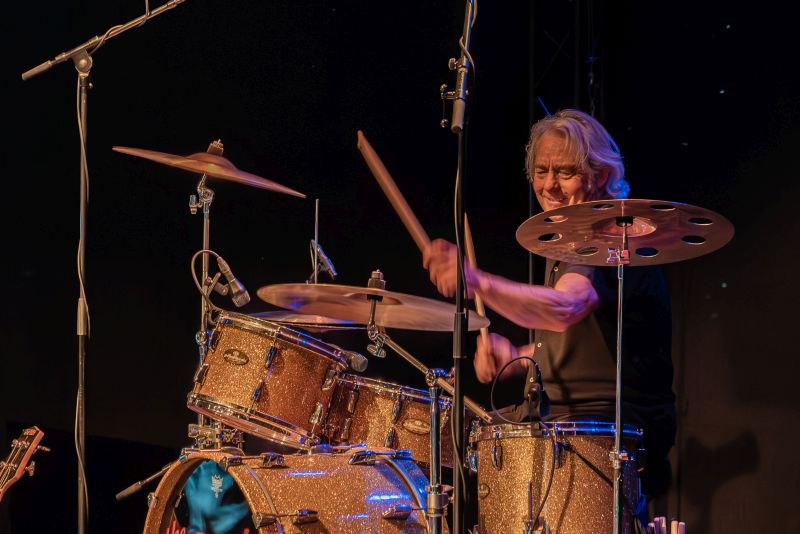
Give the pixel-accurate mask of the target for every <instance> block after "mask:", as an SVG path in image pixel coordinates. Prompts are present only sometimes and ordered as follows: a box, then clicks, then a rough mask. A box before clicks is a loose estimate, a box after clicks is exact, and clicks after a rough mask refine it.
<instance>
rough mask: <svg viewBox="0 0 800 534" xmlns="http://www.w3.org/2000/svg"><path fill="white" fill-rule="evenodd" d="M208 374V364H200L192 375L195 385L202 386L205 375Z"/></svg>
mask: <svg viewBox="0 0 800 534" xmlns="http://www.w3.org/2000/svg"><path fill="white" fill-rule="evenodd" d="M207 374H208V364H207V363H203V364H200V367H198V368H197V371H195V373H194V382H195V384H200V385H201V386H202V385H203V382H205V381H206V375H207Z"/></svg>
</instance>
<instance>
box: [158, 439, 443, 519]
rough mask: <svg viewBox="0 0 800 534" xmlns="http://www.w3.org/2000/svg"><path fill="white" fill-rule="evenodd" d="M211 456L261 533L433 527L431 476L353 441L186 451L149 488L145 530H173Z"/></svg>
mask: <svg viewBox="0 0 800 534" xmlns="http://www.w3.org/2000/svg"><path fill="white" fill-rule="evenodd" d="M207 460H212V461H214V462H217V464H218V465H219V466H220V467H221V468H222V469H223V470H225V471H227V473H228V474H230V475H231V476H232V477H233V479H234V481H235V483H236V485H237V486H238V487H239V489H241V491H242V493H243V495H244V497H245V500H246V501H247V504H248V506H249V508H250V511H251V518H252V521H253V526H254V528H255V529H256V530H255V532H258V533H259V534H266V533H279V532H285V533H300V532H302V533H306V534H308V533H333V532H337V533H353V534H355V533H364V532H376V533H400V532H404V533H406V532H407V533H424V532H428V527H427V522H426V519H425V514H424V512H423V511H422V510H421V508H424V507H425V501H426V498H427V494H426V493H425V486H426V485H427V484H428V479H427V478H426V477H425V474H424V473H423V472H422V471H421V470H420V468H419V467H417V465H416V464H415V463H414V462H413V461H412V460H411V459H410V456H409V455H407V454H403V453H400V452H398V451H394V450H389V449H371V450H365V449H351V450H349V451H347V452H344V453H341V452H340V453H313V454H292V455H286V456H282V455H279V454H275V453H264V454H262V455H260V456H242V455H241V451H238V452H231V450H230V449H227V450H219V449H217V450H202V451H185V454H184V456H183V457H182V458H181V461H180V462H178V463H176V464H175V465H174V466H173V467H171V468H170V469H169V470H168V471H167V473H166V474H165V475H164V478H163V479H162V480H161V482H160V483H159V485H158V488H156V491H155V492H154V493H151V494H150V495H149V496H148V503H149V511H148V513H147V519H146V521H145V526H144V534H163V533H164V532H167V531H170V530H169V529H170V528H172V529H173V530H174V527H175V526H176V516H175V513H174V511H175V510H176V508H177V505H178V503H179V499H181V496H182V494H183V486H184V484H185V483H186V481H187V480H188V479H189V477H190V476H191V474H192V472H193V471H194V470H195V469H196V468H197V467H198V466H199V465H200V464H201V463H202V462H204V461H207ZM184 526H185V525H177V528H178V530H180V529H181V528H182V527H184ZM170 532H171V531H170ZM445 532H447V525H445Z"/></svg>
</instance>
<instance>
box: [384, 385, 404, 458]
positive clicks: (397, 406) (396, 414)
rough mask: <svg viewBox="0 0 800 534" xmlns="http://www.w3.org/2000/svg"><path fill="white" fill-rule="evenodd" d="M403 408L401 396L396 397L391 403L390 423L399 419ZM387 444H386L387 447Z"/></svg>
mask: <svg viewBox="0 0 800 534" xmlns="http://www.w3.org/2000/svg"><path fill="white" fill-rule="evenodd" d="M402 409H403V398H402V397H399V396H398V397H397V398H396V399H395V400H394V404H393V405H392V423H396V422H397V420H398V419H400V411H401V410H402ZM388 446H389V445H387V447H388Z"/></svg>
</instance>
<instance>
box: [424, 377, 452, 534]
mask: <svg viewBox="0 0 800 534" xmlns="http://www.w3.org/2000/svg"><path fill="white" fill-rule="evenodd" d="M447 377H448V373H447V371H445V370H444V369H428V370H427V372H426V373H425V382H426V383H427V384H428V391H429V392H430V395H431V410H430V414H431V418H430V421H431V423H430V425H431V431H430V437H431V438H430V439H431V466H430V485H429V486H428V487H427V488H426V489H427V490H428V500H427V503H426V504H427V508H426V510H425V514H426V515H427V517H428V528H429V529H430V531H431V533H432V534H439V533H440V532H442V521H443V520H444V513H445V510H446V509H447V505H448V504H450V496H449V495H448V494H447V493H445V491H444V487H443V485H442V481H441V478H442V463H441V443H440V441H439V438H440V436H441V430H440V428H439V422H440V416H439V390H440V388H439V385H438V382H439V380H443V379H445V378H447ZM456 461H457V462H458V461H460V460H459V459H456Z"/></svg>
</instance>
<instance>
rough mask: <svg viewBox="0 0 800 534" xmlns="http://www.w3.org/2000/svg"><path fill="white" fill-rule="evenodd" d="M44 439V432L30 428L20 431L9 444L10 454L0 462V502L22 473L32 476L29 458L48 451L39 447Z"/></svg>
mask: <svg viewBox="0 0 800 534" xmlns="http://www.w3.org/2000/svg"><path fill="white" fill-rule="evenodd" d="M43 437H44V432H42V431H41V430H39V428H37V427H35V426H32V427H30V428H26V429H25V430H23V431H22V434H20V436H19V437H18V438H17V439H15V440H14V441H12V442H11V452H9V453H8V456H7V457H6V459H5V460H4V461H2V462H0V500H2V499H3V495H4V494H5V492H6V490H7V489H8V488H9V487H10V486H11V484H13V483H14V482H16V481H17V480H19V479H20V478H22V474H23V473H26V472H27V473H28V474H29V475H31V476H33V471H34V467H35V465H36V464H35V462H31V458H32V457H33V455H34V454H36V452H37V451H39V450H43V451H48V450H49V449H48V448H47V447H43V446H41V445H39V442H40V441H42V438H43Z"/></svg>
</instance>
